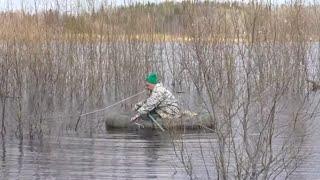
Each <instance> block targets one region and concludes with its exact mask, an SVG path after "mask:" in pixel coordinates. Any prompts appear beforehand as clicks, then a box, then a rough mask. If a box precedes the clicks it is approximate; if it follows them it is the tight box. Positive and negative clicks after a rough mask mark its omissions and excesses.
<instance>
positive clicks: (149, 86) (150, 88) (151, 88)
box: [146, 82, 155, 91]
mask: <svg viewBox="0 0 320 180" xmlns="http://www.w3.org/2000/svg"><path fill="white" fill-rule="evenodd" d="M154 86H155V85H154V84H150V83H148V82H146V89H147V90H150V91H152V90H153V89H154Z"/></svg>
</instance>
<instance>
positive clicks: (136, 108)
mask: <svg viewBox="0 0 320 180" xmlns="http://www.w3.org/2000/svg"><path fill="white" fill-rule="evenodd" d="M145 101H146V100H143V101H140V102H138V103H137V104H135V105H134V108H133V110H134V111H137V110H138V109H139V108H140V107H141V106H142V105H143V104H144V103H145Z"/></svg>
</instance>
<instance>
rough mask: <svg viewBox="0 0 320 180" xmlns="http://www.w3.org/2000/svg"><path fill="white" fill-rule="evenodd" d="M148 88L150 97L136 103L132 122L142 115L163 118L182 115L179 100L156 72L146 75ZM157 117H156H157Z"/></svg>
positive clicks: (173, 117)
mask: <svg viewBox="0 0 320 180" xmlns="http://www.w3.org/2000/svg"><path fill="white" fill-rule="evenodd" d="M145 80H146V89H147V90H148V91H149V93H150V95H149V97H148V98H147V99H146V100H144V101H142V102H139V103H137V104H136V105H135V108H134V109H135V111H136V112H137V113H136V114H135V115H134V116H133V117H132V118H131V122H134V121H136V120H138V119H139V118H141V117H147V116H148V114H149V115H151V116H160V118H162V119H175V118H179V117H180V116H181V112H180V108H179V106H178V101H177V100H176V98H175V97H174V96H173V94H172V93H171V92H170V91H169V90H167V89H166V88H165V87H163V85H162V84H161V83H159V82H158V76H157V74H156V73H154V72H152V73H149V74H148V75H147V77H146V79H145ZM155 118H156V117H155Z"/></svg>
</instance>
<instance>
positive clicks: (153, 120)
mask: <svg viewBox="0 0 320 180" xmlns="http://www.w3.org/2000/svg"><path fill="white" fill-rule="evenodd" d="M148 117H149V118H150V119H151V120H152V122H153V123H155V124H156V125H157V126H158V127H159V128H160V129H161V131H163V132H164V129H163V127H162V126H161V125H160V124H159V123H158V122H157V121H156V120H155V119H154V118H153V117H152V116H151V114H148Z"/></svg>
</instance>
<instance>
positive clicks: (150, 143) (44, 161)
mask: <svg viewBox="0 0 320 180" xmlns="http://www.w3.org/2000/svg"><path fill="white" fill-rule="evenodd" d="M212 137H213V135H212V134H198V133H196V132H195V133H191V134H187V135H185V140H186V142H187V144H189V146H188V148H189V149H188V150H189V152H190V153H191V154H192V155H193V156H192V162H193V164H194V169H195V171H196V172H195V174H196V175H197V178H199V179H207V172H206V170H205V169H204V168H203V164H204V162H203V159H202V157H201V156H200V150H199V143H200V142H201V146H202V148H204V150H205V151H207V152H208V153H209V151H210V150H209V148H210V147H212V146H210V143H211V142H213V141H214V139H212ZM317 139H318V140H316V141H314V140H313V141H312V142H313V144H309V145H306V146H305V147H304V148H306V149H308V148H313V149H317V150H318V149H319V148H320V145H319V142H320V141H319V138H317ZM314 142H317V143H314ZM1 145H2V146H1V170H0V179H187V178H188V176H187V175H186V173H185V172H184V170H183V168H182V166H181V164H180V163H179V162H178V160H177V158H176V156H175V153H174V151H173V148H172V145H171V143H170V140H169V137H168V136H167V135H166V134H164V133H161V132H156V131H139V132H117V131H114V132H108V133H106V134H99V135H95V136H94V137H93V138H87V137H80V136H68V137H59V138H45V139H43V140H42V141H40V142H39V141H37V142H22V141H18V140H16V139H14V138H13V139H9V138H7V139H5V140H2V142H1ZM206 165H207V167H208V169H209V170H210V169H211V170H212V172H209V176H210V179H211V178H212V177H214V174H212V173H214V171H213V166H214V164H213V160H212V159H210V158H208V159H207V162H206ZM319 176H320V153H319V150H318V152H315V153H314V154H313V156H312V158H310V159H308V160H307V161H306V162H305V164H304V165H303V166H302V167H301V168H299V169H298V170H297V172H296V173H295V174H294V175H293V176H292V179H301V178H304V179H317V178H318V177H319Z"/></svg>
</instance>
